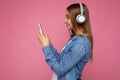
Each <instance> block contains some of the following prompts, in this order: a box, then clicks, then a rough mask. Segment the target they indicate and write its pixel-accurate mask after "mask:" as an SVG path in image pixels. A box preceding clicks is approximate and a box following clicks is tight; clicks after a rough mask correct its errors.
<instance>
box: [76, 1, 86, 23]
mask: <svg viewBox="0 0 120 80" xmlns="http://www.w3.org/2000/svg"><path fill="white" fill-rule="evenodd" d="M79 5H80V14H78V15H77V17H76V21H77V22H78V23H79V24H82V23H84V22H85V20H86V18H85V15H83V12H84V9H83V5H82V3H79Z"/></svg>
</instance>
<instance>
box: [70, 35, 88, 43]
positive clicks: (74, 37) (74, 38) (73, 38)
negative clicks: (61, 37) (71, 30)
mask: <svg viewBox="0 0 120 80" xmlns="http://www.w3.org/2000/svg"><path fill="white" fill-rule="evenodd" d="M87 36H88V34H87V33H83V34H81V35H74V36H73V37H72V38H71V40H72V41H74V40H76V39H78V38H80V37H87Z"/></svg>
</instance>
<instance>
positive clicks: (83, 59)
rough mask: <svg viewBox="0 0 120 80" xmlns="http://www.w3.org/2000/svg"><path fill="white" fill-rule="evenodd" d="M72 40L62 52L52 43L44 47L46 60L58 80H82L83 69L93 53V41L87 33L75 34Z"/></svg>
mask: <svg viewBox="0 0 120 80" xmlns="http://www.w3.org/2000/svg"><path fill="white" fill-rule="evenodd" d="M70 40H71V42H70V43H69V44H68V45H66V47H65V48H64V50H62V52H60V53H58V52H57V50H56V49H55V48H54V47H53V46H52V44H50V45H48V46H45V47H43V48H42V50H43V52H44V55H45V60H46V62H47V64H48V65H49V66H50V68H51V69H52V70H53V71H54V72H55V73H56V74H57V75H58V80H81V76H82V70H83V68H84V66H85V64H86V63H87V62H88V60H89V58H90V55H91V43H90V41H89V39H88V38H87V34H86V33H84V34H82V35H81V36H78V35H75V36H73V37H72V38H70Z"/></svg>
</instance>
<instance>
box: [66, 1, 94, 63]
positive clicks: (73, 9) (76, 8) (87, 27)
mask: <svg viewBox="0 0 120 80" xmlns="http://www.w3.org/2000/svg"><path fill="white" fill-rule="evenodd" d="M82 5H83V9H84V13H83V14H84V15H85V17H86V21H85V22H84V23H83V24H79V23H77V21H76V16H77V15H78V14H80V5H79V3H76V4H71V5H70V6H68V7H67V11H68V12H69V16H70V20H71V23H72V25H73V28H74V30H76V29H78V28H79V29H82V30H83V33H87V34H88V39H89V40H90V42H91V47H92V54H91V57H90V62H91V63H93V36H92V31H91V24H90V17H89V11H88V8H87V6H86V5H85V4H84V3H82ZM71 32H72V35H71V36H74V35H75V32H74V31H73V30H72V31H71Z"/></svg>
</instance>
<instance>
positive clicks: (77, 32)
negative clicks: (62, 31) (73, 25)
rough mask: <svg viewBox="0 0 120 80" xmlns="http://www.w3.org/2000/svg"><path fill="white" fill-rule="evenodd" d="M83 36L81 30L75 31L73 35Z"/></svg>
mask: <svg viewBox="0 0 120 80" xmlns="http://www.w3.org/2000/svg"><path fill="white" fill-rule="evenodd" d="M82 34H83V30H76V31H75V35H82Z"/></svg>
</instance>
